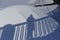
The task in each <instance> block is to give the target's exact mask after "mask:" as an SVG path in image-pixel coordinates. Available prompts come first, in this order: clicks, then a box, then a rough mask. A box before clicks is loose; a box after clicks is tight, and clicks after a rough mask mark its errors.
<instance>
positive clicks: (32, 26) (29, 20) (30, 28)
mask: <svg viewBox="0 0 60 40" xmlns="http://www.w3.org/2000/svg"><path fill="white" fill-rule="evenodd" d="M34 21H35V18H34V17H33V16H32V15H30V16H29V17H28V18H27V40H31V39H33V35H32V34H33V31H34V30H35V23H34Z"/></svg>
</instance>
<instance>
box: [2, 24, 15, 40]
mask: <svg viewBox="0 0 60 40" xmlns="http://www.w3.org/2000/svg"><path fill="white" fill-rule="evenodd" d="M14 32H15V27H14V26H13V25H12V24H7V25H5V26H4V27H3V32H2V36H1V40H13V37H14Z"/></svg>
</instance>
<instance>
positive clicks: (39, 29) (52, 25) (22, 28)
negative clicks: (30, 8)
mask: <svg viewBox="0 0 60 40" xmlns="http://www.w3.org/2000/svg"><path fill="white" fill-rule="evenodd" d="M58 26H59V25H58V23H57V22H56V21H55V20H54V19H53V18H52V17H50V16H49V17H45V18H42V19H39V20H36V21H35V30H34V31H33V33H32V34H33V38H37V37H43V36H47V35H48V34H50V33H52V32H54V31H55V30H56V29H57V27H58ZM13 40H27V23H26V24H24V25H19V26H17V27H16V28H15V34H14V38H13Z"/></svg>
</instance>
